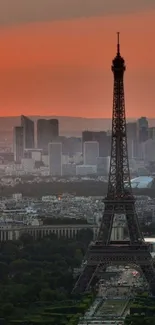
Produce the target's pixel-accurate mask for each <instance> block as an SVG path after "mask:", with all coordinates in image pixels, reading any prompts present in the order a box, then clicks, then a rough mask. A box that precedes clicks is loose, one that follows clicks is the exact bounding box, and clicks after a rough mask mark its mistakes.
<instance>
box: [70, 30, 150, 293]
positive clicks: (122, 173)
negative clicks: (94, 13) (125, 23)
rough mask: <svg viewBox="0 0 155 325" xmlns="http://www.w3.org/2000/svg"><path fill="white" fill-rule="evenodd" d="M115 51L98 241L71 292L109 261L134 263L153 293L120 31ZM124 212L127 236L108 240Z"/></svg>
mask: <svg viewBox="0 0 155 325" xmlns="http://www.w3.org/2000/svg"><path fill="white" fill-rule="evenodd" d="M117 36H118V42H117V54H116V57H115V58H114V60H113V62H112V72H113V75H114V94H113V116H112V143H111V162H110V171H109V183H108V192H107V196H106V198H105V208H104V213H103V217H102V222H101V225H100V229H99V233H98V238H97V241H96V242H95V243H93V244H91V245H90V246H89V249H88V252H87V255H86V260H85V263H84V265H85V267H84V269H83V271H82V273H81V275H80V277H79V279H78V280H77V282H76V284H75V287H74V289H73V292H79V293H81V292H84V291H86V290H88V289H89V287H90V286H91V285H94V284H95V282H96V280H97V277H98V276H99V274H101V272H100V271H101V270H103V269H104V270H105V269H106V267H107V266H108V265H109V264H111V263H113V262H114V263H119V264H136V265H138V266H139V267H140V268H141V270H142V272H143V274H144V275H145V277H146V280H147V282H148V284H149V285H150V289H151V291H152V293H153V294H155V271H154V267H153V261H152V257H151V254H150V246H149V245H148V244H146V243H145V241H144V238H143V235H142V233H141V231H140V227H139V222H138V217H137V214H136V210H135V200H134V196H133V194H132V189H131V182H130V172H129V163H128V151H127V135H126V118H125V101H124V85H123V77H124V72H125V69H126V67H125V61H124V59H123V58H122V57H121V55H120V43H119V33H118V34H117ZM120 214H121V215H125V217H126V221H127V226H128V233H129V240H128V241H115V242H112V241H111V232H112V226H113V221H114V217H117V215H120Z"/></svg>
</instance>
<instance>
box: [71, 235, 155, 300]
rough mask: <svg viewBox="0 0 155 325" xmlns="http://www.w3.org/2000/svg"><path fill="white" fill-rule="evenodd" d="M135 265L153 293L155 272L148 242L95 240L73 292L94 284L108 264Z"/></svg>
mask: <svg viewBox="0 0 155 325" xmlns="http://www.w3.org/2000/svg"><path fill="white" fill-rule="evenodd" d="M113 264H114V265H129V264H130V265H133V266H134V265H135V266H136V267H137V266H138V267H139V270H141V272H142V274H143V275H144V277H145V278H146V281H147V282H148V284H149V286H150V289H151V292H152V294H153V295H155V272H154V267H153V260H152V256H151V254H150V246H149V244H145V243H144V244H135V245H130V243H129V242H124V241H122V242H111V243H110V244H109V245H108V246H105V245H103V244H102V243H101V242H96V243H95V244H92V245H91V246H90V247H89V250H88V255H87V259H86V262H85V266H84V269H83V272H82V273H81V275H80V277H79V278H78V281H77V282H76V285H75V287H74V290H73V292H76V293H83V292H85V291H87V290H89V289H90V287H91V286H94V285H95V284H96V282H97V281H98V278H99V277H100V274H101V271H105V270H106V268H107V267H108V266H109V265H113Z"/></svg>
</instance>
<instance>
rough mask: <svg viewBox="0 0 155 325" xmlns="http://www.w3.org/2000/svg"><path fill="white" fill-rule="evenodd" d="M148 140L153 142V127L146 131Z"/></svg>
mask: <svg viewBox="0 0 155 325" xmlns="http://www.w3.org/2000/svg"><path fill="white" fill-rule="evenodd" d="M148 138H149V139H152V140H155V127H154V126H153V127H151V128H149V130H148Z"/></svg>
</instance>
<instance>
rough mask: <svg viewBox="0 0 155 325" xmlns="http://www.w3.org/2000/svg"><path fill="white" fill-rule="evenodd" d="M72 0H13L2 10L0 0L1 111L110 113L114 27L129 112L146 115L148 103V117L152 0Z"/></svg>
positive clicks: (153, 80)
mask: <svg viewBox="0 0 155 325" xmlns="http://www.w3.org/2000/svg"><path fill="white" fill-rule="evenodd" d="M8 2H9V1H8ZM56 3H57V5H56V6H55V5H54V4H56ZM7 5H8V3H7ZM74 5H75V6H74V7H73V5H72V3H71V2H70V1H69V0H67V3H66V9H65V10H64V8H63V3H62V2H61V1H58V0H57V2H56V1H53V2H52V3H51V1H45V0H44V1H37V7H35V1H34V7H33V8H32V5H30V2H29V1H25V2H24V3H22V5H21V4H19V2H18V1H17V0H16V2H14V4H13V5H11V2H10V6H8V8H9V9H7V8H6V2H4V1H2V6H1V9H2V10H1V14H0V42H1V55H0V98H1V101H0V115H1V116H10V115H12V116H14V115H21V114H24V115H44V116H45V115H57V116H59V115H66V116H82V117H88V118H89V117H103V118H111V108H112V87H111V82H112V76H111V71H110V67H111V60H112V58H113V54H114V51H115V45H116V32H117V31H118V30H119V31H120V32H121V35H120V40H121V53H122V55H123V57H125V59H126V65H127V72H126V76H125V88H126V111H127V117H133V118H134V117H135V118H136V117H138V116H142V115H144V116H145V115H146V110H147V116H148V117H149V118H150V117H154V104H155V94H154V84H155V61H154V57H155V46H153V44H152V40H153V27H154V25H155V23H154V18H155V5H153V4H152V2H151V1H147V4H146V1H137V2H136V4H135V3H134V2H133V1H131V2H130V4H127V3H126V4H124V5H123V1H121V0H120V1H119V3H118V2H117V7H116V6H115V5H114V1H112V0H111V1H110V0H109V1H104V3H103V1H102V3H101V1H99V0H98V1H97V0H96V1H95V2H94V1H91V5H90V1H89V5H87V1H86V3H85V6H83V5H82V2H79V1H78V4H77V1H75V3H74ZM16 6H17V7H16ZM52 6H53V7H52ZM47 9H49V10H47ZM75 9H76V10H75ZM17 10H18V15H17ZM4 17H5V18H4ZM131 22H132V25H131Z"/></svg>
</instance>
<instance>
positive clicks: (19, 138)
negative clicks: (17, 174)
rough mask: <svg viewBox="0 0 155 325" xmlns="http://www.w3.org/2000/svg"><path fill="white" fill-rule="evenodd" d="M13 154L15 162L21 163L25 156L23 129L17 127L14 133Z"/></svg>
mask: <svg viewBox="0 0 155 325" xmlns="http://www.w3.org/2000/svg"><path fill="white" fill-rule="evenodd" d="M13 153H14V161H15V162H17V163H21V159H22V158H23V154H24V143H23V128H22V127H21V126H16V127H15V128H14V132H13Z"/></svg>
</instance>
